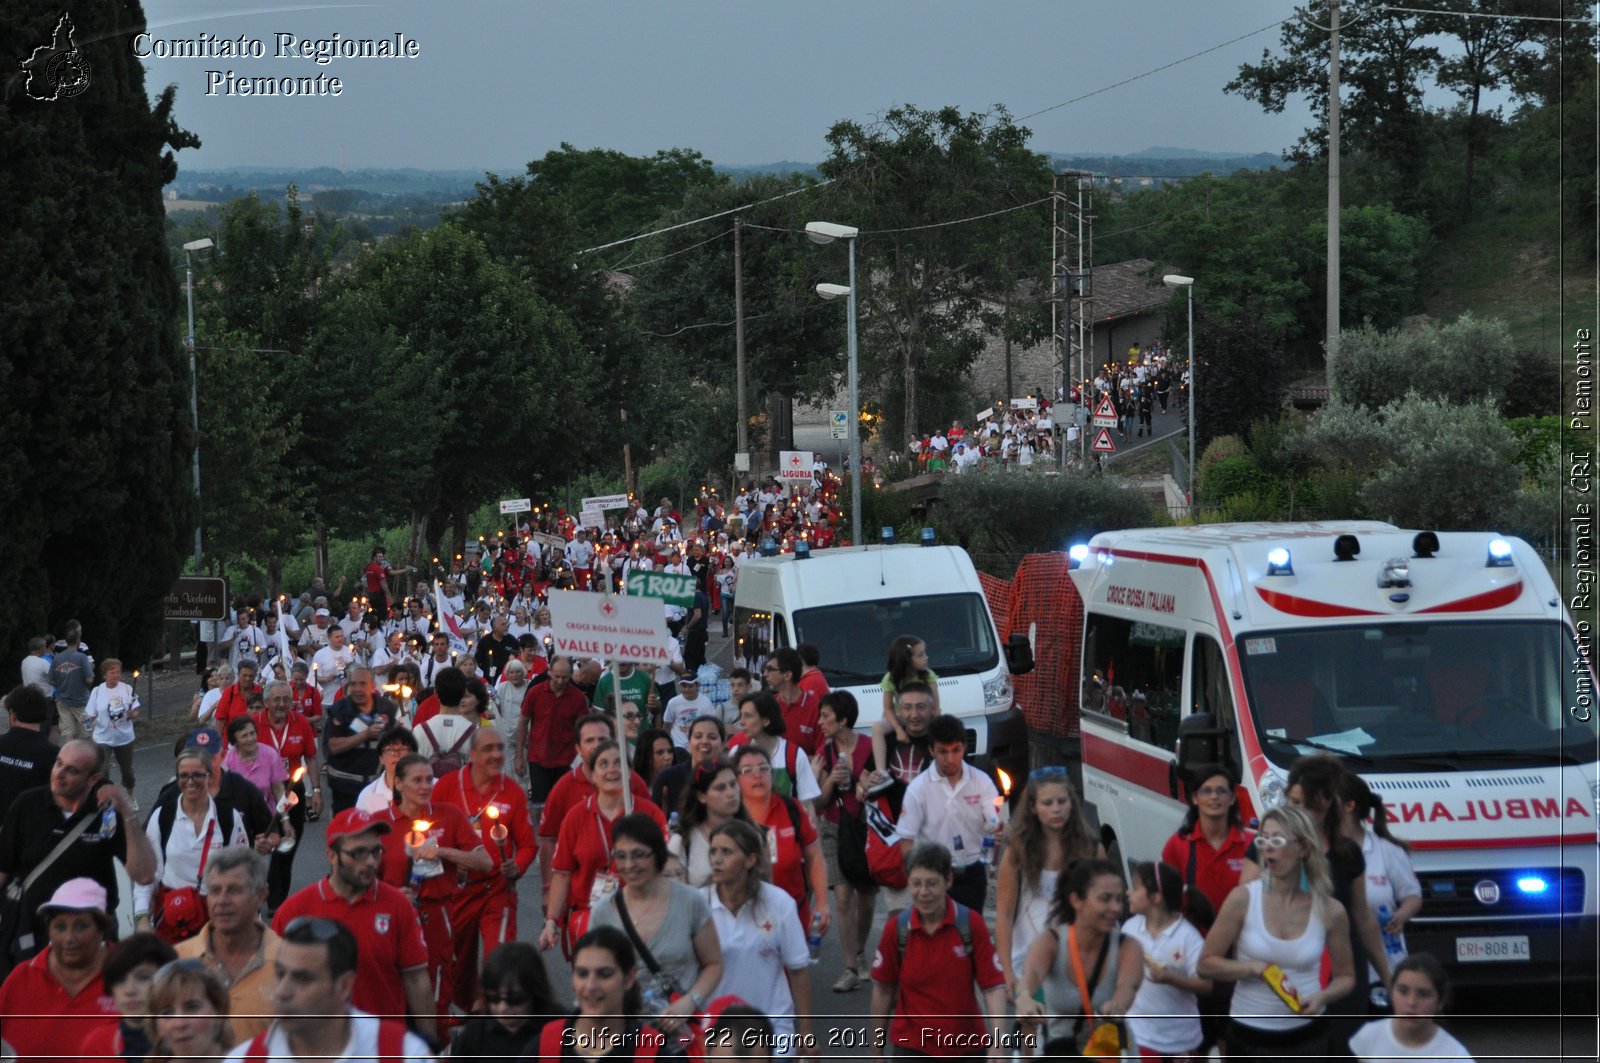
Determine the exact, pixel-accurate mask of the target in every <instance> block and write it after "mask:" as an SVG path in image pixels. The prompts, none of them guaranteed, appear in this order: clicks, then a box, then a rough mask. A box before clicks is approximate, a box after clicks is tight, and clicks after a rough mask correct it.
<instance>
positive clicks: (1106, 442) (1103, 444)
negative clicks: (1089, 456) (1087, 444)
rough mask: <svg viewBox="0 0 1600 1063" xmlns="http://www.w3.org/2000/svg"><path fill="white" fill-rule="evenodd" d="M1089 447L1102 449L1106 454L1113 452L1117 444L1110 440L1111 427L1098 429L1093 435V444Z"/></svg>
mask: <svg viewBox="0 0 1600 1063" xmlns="http://www.w3.org/2000/svg"><path fill="white" fill-rule="evenodd" d="M1090 449H1091V450H1098V451H1102V452H1104V453H1107V454H1110V453H1112V452H1114V451H1115V450H1116V449H1117V445H1116V444H1115V443H1113V442H1111V429H1109V428H1102V429H1100V434H1099V435H1097V436H1095V437H1094V446H1093V447H1091V448H1090Z"/></svg>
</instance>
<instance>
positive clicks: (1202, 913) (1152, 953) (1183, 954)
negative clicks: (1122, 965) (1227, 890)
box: [1122, 861, 1211, 1059]
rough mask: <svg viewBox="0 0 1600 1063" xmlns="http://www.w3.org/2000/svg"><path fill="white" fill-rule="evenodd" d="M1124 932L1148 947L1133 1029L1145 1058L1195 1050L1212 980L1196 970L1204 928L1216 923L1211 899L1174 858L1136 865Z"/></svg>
mask: <svg viewBox="0 0 1600 1063" xmlns="http://www.w3.org/2000/svg"><path fill="white" fill-rule="evenodd" d="M1128 910H1129V911H1130V912H1132V913H1133V918H1131V919H1129V920H1128V921H1127V922H1126V923H1124V924H1122V933H1123V936H1124V937H1127V938H1131V939H1133V940H1134V941H1137V942H1138V943H1139V947H1140V948H1141V949H1143V950H1144V981H1143V982H1141V983H1140V984H1139V992H1138V993H1137V994H1136V995H1135V996H1134V998H1133V1004H1132V1006H1131V1007H1129V1008H1128V1035H1129V1037H1131V1038H1132V1039H1133V1043H1134V1044H1136V1045H1138V1046H1139V1053H1140V1055H1141V1056H1143V1057H1144V1058H1145V1059H1149V1058H1151V1057H1152V1056H1155V1057H1161V1058H1166V1057H1173V1056H1177V1057H1185V1056H1193V1055H1194V1054H1195V1052H1196V1050H1197V1049H1198V1048H1199V1047H1200V1042H1201V1041H1202V1040H1203V1035H1202V1034H1201V1030H1200V1002H1199V999H1198V998H1199V997H1200V996H1203V995H1204V994H1206V993H1209V992H1211V980H1210V979H1209V978H1201V977H1200V976H1199V975H1197V974H1196V973H1195V972H1196V970H1197V969H1198V968H1199V966H1200V950H1201V949H1203V948H1205V943H1206V940H1205V938H1204V937H1202V936H1201V931H1200V928H1199V927H1197V926H1196V925H1195V922H1193V921H1191V917H1192V918H1193V919H1194V920H1198V921H1199V922H1200V923H1201V924H1202V925H1205V926H1209V925H1210V923H1211V919H1210V916H1211V902H1210V901H1208V900H1206V898H1205V895H1204V894H1203V893H1201V892H1200V891H1199V890H1187V889H1185V888H1184V884H1183V875H1181V874H1180V873H1179V872H1178V869H1177V868H1175V867H1173V866H1172V865H1171V864H1153V863H1150V862H1149V861H1145V862H1144V863H1141V864H1136V865H1134V868H1133V879H1132V881H1131V882H1130V883H1129V885H1128Z"/></svg>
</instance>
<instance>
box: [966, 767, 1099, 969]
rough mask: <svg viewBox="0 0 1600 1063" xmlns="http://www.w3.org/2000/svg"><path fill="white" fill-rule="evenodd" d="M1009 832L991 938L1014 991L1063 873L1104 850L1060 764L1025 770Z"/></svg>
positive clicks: (1047, 919) (1096, 857) (1047, 920)
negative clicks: (1090, 827) (1023, 788)
mask: <svg viewBox="0 0 1600 1063" xmlns="http://www.w3.org/2000/svg"><path fill="white" fill-rule="evenodd" d="M1007 834H1008V835H1009V837H1008V839H1007V844H1006V850H1005V856H1004V857H1003V858H1002V859H1001V861H1000V872H999V875H998V876H997V879H996V883H995V902H994V903H995V932H994V940H995V951H996V955H998V956H999V957H1000V965H1001V968H1002V969H1003V970H1004V971H1005V975H1006V989H1007V991H1009V992H1010V993H1011V994H1012V996H1015V995H1016V993H1017V986H1018V983H1019V982H1020V981H1021V979H1022V964H1023V961H1024V960H1025V959H1026V958H1027V955H1028V948H1029V947H1030V946H1031V945H1032V944H1033V942H1034V940H1035V939H1036V938H1038V936H1039V935H1040V934H1041V933H1043V932H1044V930H1045V928H1046V927H1048V926H1049V925H1050V904H1051V902H1052V900H1053V899H1054V898H1055V896H1056V887H1057V885H1058V883H1059V882H1060V881H1061V877H1062V876H1063V875H1065V874H1067V873H1068V872H1070V871H1071V870H1072V867H1073V865H1074V864H1076V863H1078V862H1079V861H1081V860H1104V859H1105V858H1106V851H1105V846H1103V845H1101V844H1100V842H1099V841H1098V840H1097V839H1096V838H1095V836H1094V834H1093V832H1091V831H1090V830H1089V823H1088V821H1087V820H1086V819H1084V817H1083V802H1082V801H1080V800H1079V799H1078V791H1077V789H1076V788H1075V787H1074V786H1073V785H1072V779H1071V778H1070V777H1068V775H1067V768H1066V765H1064V764H1046V765H1045V766H1043V767H1041V768H1035V769H1034V770H1033V771H1031V772H1029V773H1028V786H1027V789H1025V790H1024V791H1023V792H1022V801H1021V803H1020V805H1019V806H1018V809H1017V815H1016V818H1015V819H1013V820H1012V822H1011V826H1010V828H1009V830H1008V831H1007Z"/></svg>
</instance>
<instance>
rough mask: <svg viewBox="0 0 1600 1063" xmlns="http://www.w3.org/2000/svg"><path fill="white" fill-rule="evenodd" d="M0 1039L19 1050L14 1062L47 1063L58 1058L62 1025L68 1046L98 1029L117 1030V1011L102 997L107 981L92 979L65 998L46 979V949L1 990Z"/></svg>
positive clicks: (57, 986)
mask: <svg viewBox="0 0 1600 1063" xmlns="http://www.w3.org/2000/svg"><path fill="white" fill-rule="evenodd" d="M0 1015H4V1016H5V1025H4V1029H0V1038H4V1040H5V1041H6V1042H7V1043H8V1044H10V1045H11V1047H12V1048H14V1049H16V1051H17V1063H51V1061H52V1060H54V1059H55V1058H56V1057H58V1056H59V1055H60V1054H61V1050H62V1048H63V1044H62V1029H63V1022H65V1023H66V1024H67V1026H68V1027H70V1030H71V1032H70V1033H69V1034H68V1035H67V1039H68V1041H69V1042H74V1041H81V1040H82V1039H83V1038H84V1037H85V1036H87V1035H88V1034H89V1033H90V1032H91V1031H93V1030H94V1029H96V1028H97V1027H99V1026H102V1025H104V1026H109V1027H110V1028H111V1029H113V1030H114V1029H116V1027H117V1023H118V1022H120V1021H121V1019H120V1017H119V1016H118V1014H117V1006H116V1004H115V1003H114V1002H113V1001H112V999H111V994H109V993H107V992H106V983H105V979H104V978H102V977H101V976H100V975H98V974H97V975H95V976H94V978H92V979H91V980H90V981H89V984H88V985H86V986H84V987H83V988H82V989H80V990H78V992H77V993H76V994H74V995H71V996H69V995H68V994H67V991H66V990H65V989H63V988H62V986H61V983H60V982H58V981H56V980H55V978H54V977H53V976H52V975H51V974H50V947H49V946H48V945H47V946H45V948H44V951H43V952H41V953H39V955H37V956H35V957H34V958H33V959H31V960H29V961H28V962H27V963H25V964H23V965H22V966H20V967H18V968H17V969H16V970H14V971H12V972H11V975H10V977H8V978H7V979H6V981H5V984H4V985H0Z"/></svg>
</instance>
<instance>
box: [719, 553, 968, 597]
mask: <svg viewBox="0 0 1600 1063" xmlns="http://www.w3.org/2000/svg"><path fill="white" fill-rule="evenodd" d="M763 575H765V576H766V577H767V578H768V579H771V580H773V581H775V582H774V584H773V585H769V586H770V587H771V589H770V590H768V591H767V593H773V592H775V591H776V590H777V587H778V586H781V587H782V588H783V600H784V604H785V605H786V606H787V607H788V608H790V609H794V610H798V609H807V608H813V607H816V606H821V605H837V604H839V603H841V602H857V601H862V600H870V599H876V598H890V597H910V596H915V595H921V594H948V593H951V592H952V591H971V592H974V593H979V594H981V593H982V590H983V588H982V585H981V584H980V583H978V579H977V574H976V572H975V570H974V569H973V567H972V559H971V558H969V557H968V556H967V552H966V551H965V550H963V549H961V548H960V547H959V546H922V545H920V544H916V543H901V544H896V545H894V546H842V547H834V548H832V549H829V550H814V551H812V553H811V556H810V557H809V558H807V559H805V560H797V559H796V558H795V556H794V555H793V554H779V555H777V556H775V557H752V558H751V559H750V560H748V561H746V562H745V563H744V564H743V565H742V566H741V567H740V569H739V588H740V592H742V593H740V592H736V597H739V598H741V599H742V600H741V604H743V601H748V598H747V597H744V595H748V594H749V593H750V592H751V591H755V590H756V588H757V587H758V586H759V585H760V584H762V583H763V582H764V581H763V579H762V576H763ZM752 576H754V577H755V578H754V579H752V578H750V577H752ZM747 588H748V589H747ZM762 590H767V588H762Z"/></svg>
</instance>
